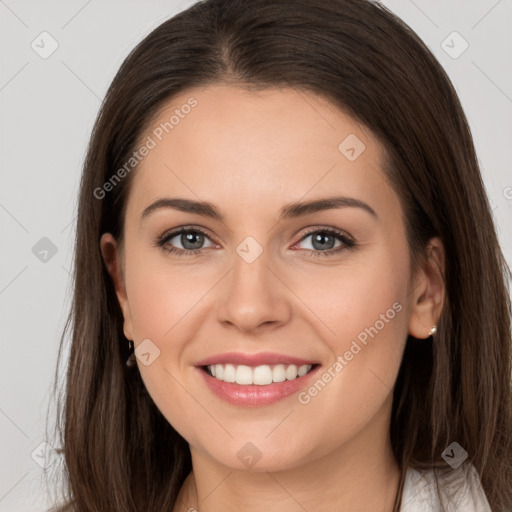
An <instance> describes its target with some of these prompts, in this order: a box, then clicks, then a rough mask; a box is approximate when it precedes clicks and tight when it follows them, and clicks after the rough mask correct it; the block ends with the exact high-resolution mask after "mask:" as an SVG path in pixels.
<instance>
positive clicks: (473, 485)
mask: <svg viewBox="0 0 512 512" xmlns="http://www.w3.org/2000/svg"><path fill="white" fill-rule="evenodd" d="M454 480H460V481H457V482H454ZM449 484H452V485H453V487H451V486H450V485H449ZM451 488H453V491H451ZM439 491H440V493H441V494H442V495H443V496H444V504H445V511H446V512H458V511H462V510H463V511H464V512H492V511H491V508H490V506H489V502H488V501H487V498H486V496H485V492H484V490H483V488H482V484H481V482H480V477H479V476H478V473H477V471H476V469H475V468H474V466H473V465H472V464H463V465H462V466H460V467H459V468H457V469H456V470H452V471H450V472H449V473H448V474H446V475H445V476H444V477H443V476H441V475H439ZM450 492H451V494H450ZM441 511H442V509H441V504H440V498H439V495H438V491H437V487H436V480H435V475H434V470H418V469H413V468H409V469H408V470H407V473H406V475H405V481H404V488H403V492H402V506H401V507H400V512H441Z"/></svg>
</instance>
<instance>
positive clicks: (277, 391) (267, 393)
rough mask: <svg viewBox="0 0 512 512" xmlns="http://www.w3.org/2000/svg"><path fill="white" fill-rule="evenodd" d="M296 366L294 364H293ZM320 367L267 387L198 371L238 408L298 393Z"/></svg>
mask: <svg viewBox="0 0 512 512" xmlns="http://www.w3.org/2000/svg"><path fill="white" fill-rule="evenodd" d="M292 364H294V363H292ZM319 368H320V365H318V366H316V367H314V368H313V369H312V370H311V371H310V372H309V373H307V374H306V375H304V376H302V377H297V378H296V379H294V380H285V381H284V382H275V383H273V384H268V385H266V386H258V385H256V384H252V385H240V384H237V383H236V382H224V381H222V380H218V379H216V378H215V377H212V376H211V375H210V374H209V373H207V372H206V371H205V370H204V369H203V368H202V367H198V368H197V371H198V372H199V374H200V375H201V377H202V378H203V379H204V382H205V384H206V385H207V386H208V387H209V389H210V391H212V392H213V393H214V394H215V395H217V396H218V397H219V398H221V399H223V400H225V401H227V402H229V403H231V404H234V405H238V406H256V407H257V406H262V405H269V404H272V403H274V402H277V401H279V400H281V399H283V398H285V397H287V396H289V395H293V394H294V393H297V392H298V391H300V390H301V389H303V388H305V387H306V386H307V383H308V382H309V380H310V379H311V376H312V375H314V374H315V373H316V372H317V371H318V369H319Z"/></svg>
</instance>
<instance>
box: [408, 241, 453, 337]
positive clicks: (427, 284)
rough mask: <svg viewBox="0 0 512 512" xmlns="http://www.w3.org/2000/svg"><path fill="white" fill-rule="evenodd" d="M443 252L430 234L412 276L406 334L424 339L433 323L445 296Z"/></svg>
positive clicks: (441, 247) (439, 243) (437, 318)
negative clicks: (409, 312)
mask: <svg viewBox="0 0 512 512" xmlns="http://www.w3.org/2000/svg"><path fill="white" fill-rule="evenodd" d="M444 269H445V253H444V247H443V243H442V242H441V240H440V239H439V238H432V239H431V240H430V241H429V243H428V245H427V250H426V258H425V259H424V261H423V263H422V264H421V268H420V269H418V271H417V272H416V275H415V276H414V278H413V288H412V297H411V314H410V317H409V334H411V335H412V336H414V337H415V338H419V339H425V338H428V337H429V336H430V335H431V334H432V328H433V327H435V326H437V322H438V321H439V317H440V316H441V311H442V309H443V303H444V297H445V292H446V288H445V280H444Z"/></svg>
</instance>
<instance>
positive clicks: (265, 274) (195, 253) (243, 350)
mask: <svg viewBox="0 0 512 512" xmlns="http://www.w3.org/2000/svg"><path fill="white" fill-rule="evenodd" d="M191 98H193V100H192V99H191ZM196 102H197V103H196ZM185 105H189V106H190V105H193V106H192V107H190V108H187V107H184V106H185ZM176 110H177V112H176ZM172 115H174V118H173V119H172V120H171V121H170V118H171V116H172ZM177 119H179V120H178V121H177ZM165 123H167V125H165ZM163 126H165V127H166V128H163ZM148 137H149V138H148ZM141 141H142V142H141V144H145V145H146V147H147V148H149V149H148V150H147V151H144V150H143V151H141V152H140V153H139V154H142V153H146V156H142V158H141V161H140V164H139V166H138V168H137V170H136V171H133V172H134V173H135V175H134V176H133V178H134V179H133V182H132V184H131V189H130V194H129V197H128V202H127V209H126V216H125V230H124V247H123V252H122V257H121V260H120V261H121V262H122V278H120V275H121V274H119V273H118V274H116V271H115V266H112V265H110V266H109V269H110V271H111V273H112V275H113V277H114V279H115V280H116V290H117V294H118V298H119V301H120V303H121V306H122V309H123V314H124V317H125V325H124V330H125V334H126V336H127V338H128V339H133V340H134V342H135V347H136V354H137V364H138V368H139V371H140V373H141V375H142V378H143V380H144V383H145V385H146V387H147V389H148V392H149V394H150V395H151V397H152V399H153V400H154V402H155V404H156V405H157V407H158V408H159V409H160V411H161V412H162V414H163V415H164V416H165V417H166V418H167V420H168V421H169V423H171V424H172V425H173V426H174V428H175V429H176V430H177V431H178V432H180V434H181V435H182V436H183V437H184V438H185V439H186V440H187V441H188V442H189V443H190V445H191V447H193V448H195V449H196V450H198V451H201V452H202V453H203V454H205V455H207V456H209V457H211V458H213V459H214V460H216V461H217V462H219V463H221V464H224V465H226V466H229V467H232V468H243V467H244V465H245V466H246V467H252V466H253V465H254V468H255V470H275V469H278V468H279V469H284V468H289V467H293V466H297V465H299V464H302V463H305V462H307V461H311V460H313V459H317V458H319V457H321V456H322V455H325V454H327V453H330V452H332V451H333V450H336V449H338V448H340V447H343V446H345V445H346V446H348V445H349V444H350V441H351V440H353V439H355V438H356V436H358V435H359V434H360V433H362V432H363V431H369V430H373V431H374V432H384V431H386V429H388V423H389V415H390V408H391V401H392V388H393V386H394V382H395V379H396V376H397V373H398V369H399V365H400V361H401V358H402V353H403V349H404V345H405V340H406V337H407V334H408V332H410V333H411V334H414V335H415V336H417V337H420V338H421V337H426V336H428V332H429V330H430V328H431V327H432V326H433V317H432V318H431V317H430V316H429V314H428V313H425V311H427V309H428V308H427V307H426V306H425V295H426V294H427V295H428V293H427V292H428V289H427V286H428V285H427V284H424V283H428V279H424V277H425V276H416V275H412V274H411V266H410V264H411V262H410V255H409V249H408V244H407V240H406V233H405V226H404V221H403V218H402V211H401V206H400V202H399V198H398V196H397V194H396V193H395V192H394V190H393V189H392V188H391V187H390V185H389V184H388V182H387V181H386V179H385V178H384V174H383V171H382V168H381V164H382V161H383V150H382V148H381V146H380V145H379V144H378V143H377V141H376V139H375V138H374V137H373V136H372V135H371V133H369V132H368V131H367V130H364V129H363V128H362V127H361V126H360V125H358V124H357V123H356V122H354V121H353V120H352V119H351V118H350V117H348V116H347V115H345V114H344V113H343V112H341V111H340V110H338V109H337V108H335V107H334V106H333V105H332V104H330V103H328V102H326V101H325V100H324V99H321V98H320V97H317V96H315V95H313V94H310V93H305V92H300V93H299V92H298V91H296V90H293V89H281V90H277V89H272V90H265V91H263V92H259V93H254V92H249V91H247V90H243V89H241V88H235V87H229V86H220V85H218V86H210V87H207V88H203V89H193V90H189V91H187V92H186V93H183V94H181V95H180V96H176V97H174V98H173V100H172V101H171V102H169V103H168V105H167V106H166V108H165V109H164V110H162V111H161V112H160V114H159V116H158V118H157V119H156V120H155V121H154V122H153V124H152V126H151V128H150V129H149V130H148V131H147V133H145V134H144V136H143V137H142V138H141ZM178 199H180V200H186V201H187V203H186V204H188V205H189V206H190V211H185V210H187V208H185V207H184V203H182V205H181V207H178V206H179V204H178V202H177V200H178ZM320 200H337V201H338V202H337V203H335V202H333V203H332V204H331V205H330V207H329V208H325V205H323V206H324V207H322V204H320V203H318V204H317V203H316V202H318V201H320ZM166 201H167V202H168V203H167V204H166ZM171 201H175V203H174V205H175V207H172V204H171ZM199 203H208V206H209V207H208V208H205V207H204V206H203V207H200V205H199ZM309 203H311V205H312V206H310V207H305V206H304V205H307V204H309ZM292 204H293V205H296V206H293V207H291V206H290V205H292ZM176 205H178V206H176ZM315 205H316V206H315ZM192 207H193V208H192ZM192 210H193V211H192ZM214 212H215V214H214ZM182 228H187V229H188V230H190V233H189V234H188V235H187V234H184V235H181V234H180V233H176V232H177V231H179V230H180V229H182ZM159 241H161V242H162V244H161V245H159ZM112 245H113V239H112V237H111V236H110V235H108V234H107V235H104V237H103V239H102V249H103V251H104V255H107V253H108V247H109V246H112ZM171 249H172V250H173V251H174V252H170V250H171ZM186 250H188V252H185V251H186ZM420 296H422V297H421V298H420ZM427 302H428V301H427ZM418 303H419V304H420V306H421V305H422V304H423V305H422V306H421V307H423V309H418V308H419V307H420V306H418ZM208 360H210V361H208ZM208 362H213V363H217V364H218V365H217V366H215V369H214V370H213V371H215V372H216V377H213V376H211V375H209V374H208V373H207V370H206V369H205V366H206V365H207V363H208ZM228 363H229V364H230V366H226V365H227V364H228ZM294 363H295V366H296V367H297V368H295V366H294V365H293V364H294ZM256 367H258V368H257V369H255V368H256ZM301 367H302V368H301ZM310 367H311V371H310V372H309V373H307V374H306V375H303V376H301V375H302V373H303V372H304V371H305V370H309V369H310ZM297 371H298V376H297V377H295V376H296V375H297ZM221 373H222V375H221ZM219 377H222V379H219ZM233 379H235V382H226V381H233ZM270 379H273V383H272V384H269V381H270ZM283 379H284V381H283ZM274 381H276V382H274ZM280 381H281V382H280ZM249 382H253V384H249ZM254 382H256V383H254Z"/></svg>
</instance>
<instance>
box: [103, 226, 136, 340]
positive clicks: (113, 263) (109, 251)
mask: <svg viewBox="0 0 512 512" xmlns="http://www.w3.org/2000/svg"><path fill="white" fill-rule="evenodd" d="M100 247H101V254H102V255H103V261H104V262H105V266H106V267H107V270H108V273H109V274H110V277H111V278H112V281H113V283H114V288H115V291H116V295H117V300H118V301H119V305H120V306H121V310H122V312H123V317H124V327H123V330H124V335H125V336H126V339H128V340H133V336H132V332H133V328H132V315H131V311H130V305H129V303H128V297H127V294H126V286H125V281H124V270H123V264H122V258H121V255H120V254H119V252H120V251H119V247H118V244H117V241H116V239H115V238H114V237H113V236H112V235H111V234H110V233H103V235H102V236H101V239H100Z"/></svg>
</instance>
